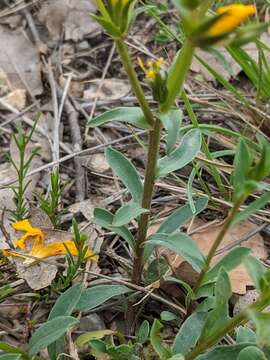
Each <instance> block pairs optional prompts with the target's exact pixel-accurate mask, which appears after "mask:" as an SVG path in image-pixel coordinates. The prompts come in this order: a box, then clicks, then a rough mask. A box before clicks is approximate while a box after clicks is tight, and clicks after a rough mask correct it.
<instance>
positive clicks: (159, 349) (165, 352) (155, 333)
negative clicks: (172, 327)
mask: <svg viewBox="0 0 270 360" xmlns="http://www.w3.org/2000/svg"><path fill="white" fill-rule="evenodd" d="M162 328H163V325H162V324H161V323H160V322H159V321H158V320H157V319H155V320H154V322H153V325H152V328H151V332H150V341H151V345H152V346H153V348H154V350H155V352H156V353H157V354H158V356H159V358H160V359H162V360H163V359H164V360H165V359H169V358H170V357H171V356H172V354H171V352H170V350H169V349H167V348H166V347H165V346H163V344H162V342H161V341H162V338H161V336H159V331H160V330H161V329H162Z"/></svg>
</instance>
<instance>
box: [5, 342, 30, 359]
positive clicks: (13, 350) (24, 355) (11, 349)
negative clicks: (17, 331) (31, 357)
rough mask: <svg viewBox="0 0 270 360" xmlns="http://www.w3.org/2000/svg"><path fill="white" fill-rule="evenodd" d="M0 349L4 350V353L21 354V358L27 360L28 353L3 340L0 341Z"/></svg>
mask: <svg viewBox="0 0 270 360" xmlns="http://www.w3.org/2000/svg"><path fill="white" fill-rule="evenodd" d="M0 350H2V351H4V352H5V353H10V354H17V355H21V357H22V358H23V359H26V360H28V355H27V353H26V352H24V351H22V350H21V349H19V348H17V347H15V346H12V345H9V344H7V343H5V342H3V341H0Z"/></svg>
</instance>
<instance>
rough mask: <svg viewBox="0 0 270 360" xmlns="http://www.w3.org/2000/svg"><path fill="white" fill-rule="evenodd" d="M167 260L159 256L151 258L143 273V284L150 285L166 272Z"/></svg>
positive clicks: (167, 267)
mask: <svg viewBox="0 0 270 360" xmlns="http://www.w3.org/2000/svg"><path fill="white" fill-rule="evenodd" d="M169 268H170V267H169V264H168V261H167V260H166V259H165V258H164V257H163V256H159V257H157V258H155V259H154V260H152V261H151V262H150V264H149V265H148V267H147V270H146V275H145V284H146V285H150V284H152V283H154V282H155V281H158V280H160V278H161V277H162V276H163V275H165V274H166V273H167V271H168V270H169Z"/></svg>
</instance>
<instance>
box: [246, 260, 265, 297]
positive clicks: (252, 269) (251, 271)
mask: <svg viewBox="0 0 270 360" xmlns="http://www.w3.org/2000/svg"><path fill="white" fill-rule="evenodd" d="M243 263H244V266H245V268H246V270H247V272H248V275H249V276H250V278H251V279H252V281H253V283H254V285H255V286H256V289H257V290H258V291H262V285H263V282H262V280H263V276H264V274H265V273H266V271H267V269H266V267H265V266H264V265H263V264H262V263H261V262H260V261H259V260H258V259H256V258H255V257H254V256H251V255H250V256H247V257H246V258H245V259H244V260H243Z"/></svg>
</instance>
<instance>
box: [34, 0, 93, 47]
mask: <svg viewBox="0 0 270 360" xmlns="http://www.w3.org/2000/svg"><path fill="white" fill-rule="evenodd" d="M95 11H96V6H95V4H94V1H90V0H81V1H77V0H48V1H45V2H43V4H42V7H41V9H40V12H39V20H40V21H41V22H42V23H44V24H45V25H46V27H47V29H48V31H49V33H50V35H51V38H52V40H59V39H60V37H61V35H62V33H64V35H65V39H66V40H73V41H79V40H81V39H83V38H84V36H85V35H88V34H91V33H93V32H95V31H97V30H98V29H99V26H98V24H97V22H96V21H95V20H94V19H91V17H90V16H89V15H90V13H95Z"/></svg>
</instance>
